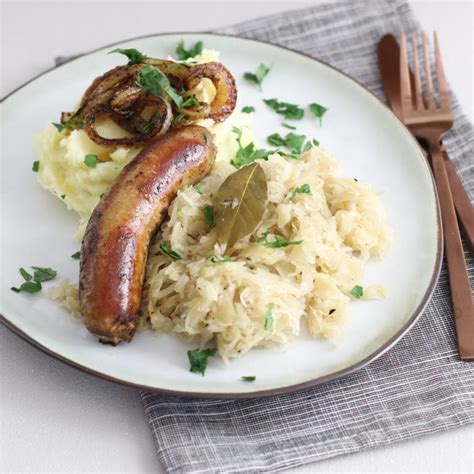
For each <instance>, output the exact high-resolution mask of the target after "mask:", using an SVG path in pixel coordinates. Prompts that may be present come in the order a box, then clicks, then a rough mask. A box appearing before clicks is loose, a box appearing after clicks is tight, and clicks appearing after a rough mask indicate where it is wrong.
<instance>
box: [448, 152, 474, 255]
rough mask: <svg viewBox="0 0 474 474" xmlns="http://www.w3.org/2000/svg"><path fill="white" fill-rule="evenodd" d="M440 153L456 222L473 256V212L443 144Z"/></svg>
mask: <svg viewBox="0 0 474 474" xmlns="http://www.w3.org/2000/svg"><path fill="white" fill-rule="evenodd" d="M441 151H442V154H443V158H444V164H445V166H446V172H447V174H448V179H449V185H450V186H451V195H452V196H453V201H454V207H455V208H456V214H457V216H458V221H459V223H460V227H461V229H462V231H463V234H464V237H465V238H466V240H467V244H468V246H469V249H470V250H471V253H472V254H474V210H473V208H472V204H471V201H470V199H469V196H468V195H467V193H466V190H465V189H464V186H463V185H462V183H461V180H460V179H459V176H458V174H457V172H456V168H455V167H454V165H453V163H452V162H451V160H450V159H449V156H448V153H447V152H446V149H445V148H444V145H443V144H441Z"/></svg>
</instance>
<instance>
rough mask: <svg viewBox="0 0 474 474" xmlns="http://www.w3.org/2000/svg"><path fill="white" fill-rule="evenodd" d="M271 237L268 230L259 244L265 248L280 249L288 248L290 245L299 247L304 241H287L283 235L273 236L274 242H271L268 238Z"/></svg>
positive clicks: (259, 240)
mask: <svg viewBox="0 0 474 474" xmlns="http://www.w3.org/2000/svg"><path fill="white" fill-rule="evenodd" d="M269 235H270V231H269V230H266V231H265V232H264V233H263V234H262V235H261V236H260V237H259V238H258V239H257V243H259V244H262V245H265V247H269V248H272V249H276V248H280V247H288V246H289V245H298V244H301V243H302V242H303V241H302V240H286V239H285V238H284V237H282V236H281V235H277V234H272V235H273V240H269V239H268V236H269Z"/></svg>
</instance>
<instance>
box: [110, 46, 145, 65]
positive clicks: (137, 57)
mask: <svg viewBox="0 0 474 474" xmlns="http://www.w3.org/2000/svg"><path fill="white" fill-rule="evenodd" d="M112 53H119V54H123V55H125V56H127V58H128V62H129V63H130V64H139V63H141V62H143V60H144V59H145V58H146V56H145V55H144V54H143V53H141V52H140V51H138V49H135V48H129V49H122V48H117V49H114V50H112V51H110V52H109V53H108V54H112Z"/></svg>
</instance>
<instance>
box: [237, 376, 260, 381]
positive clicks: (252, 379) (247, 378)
mask: <svg viewBox="0 0 474 474" xmlns="http://www.w3.org/2000/svg"><path fill="white" fill-rule="evenodd" d="M256 378H257V377H255V375H244V376H243V377H241V379H242V380H243V381H244V382H255V379H256Z"/></svg>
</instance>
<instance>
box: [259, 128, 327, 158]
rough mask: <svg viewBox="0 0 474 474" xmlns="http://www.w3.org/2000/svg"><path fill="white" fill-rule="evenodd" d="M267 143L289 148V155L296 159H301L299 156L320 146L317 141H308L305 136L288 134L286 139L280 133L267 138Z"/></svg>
mask: <svg viewBox="0 0 474 474" xmlns="http://www.w3.org/2000/svg"><path fill="white" fill-rule="evenodd" d="M267 142H268V143H269V144H270V145H274V146H285V147H287V148H289V149H290V153H289V154H288V153H287V155H288V156H291V157H292V158H295V159H299V158H300V157H299V156H298V155H300V154H301V153H303V152H305V151H308V150H309V149H310V148H311V147H313V146H318V145H319V142H318V141H317V140H316V139H313V140H308V141H306V136H305V135H297V134H296V133H293V132H290V133H287V134H286V136H285V137H282V136H281V135H280V134H279V133H272V134H271V135H269V136H268V137H267ZM305 142H306V143H305Z"/></svg>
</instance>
